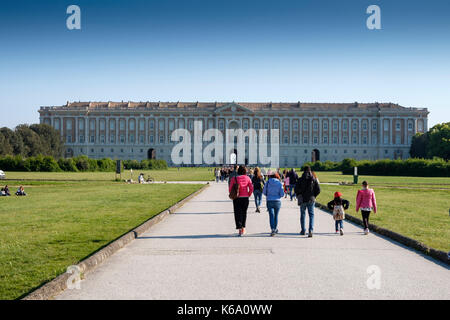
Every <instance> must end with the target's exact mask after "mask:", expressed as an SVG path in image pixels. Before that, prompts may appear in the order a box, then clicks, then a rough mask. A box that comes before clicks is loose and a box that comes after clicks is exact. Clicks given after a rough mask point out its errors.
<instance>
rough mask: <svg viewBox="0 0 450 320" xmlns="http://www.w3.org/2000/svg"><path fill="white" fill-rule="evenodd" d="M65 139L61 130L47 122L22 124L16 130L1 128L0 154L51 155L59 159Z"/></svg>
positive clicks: (23, 155) (22, 155)
mask: <svg viewBox="0 0 450 320" xmlns="http://www.w3.org/2000/svg"><path fill="white" fill-rule="evenodd" d="M63 152H64V141H63V140H62V137H61V134H60V133H59V131H57V130H55V129H54V128H53V127H52V126H49V125H47V124H32V125H27V124H21V125H18V126H17V127H16V128H15V129H14V130H11V129H9V128H6V127H3V128H0V156H6V155H11V156H21V157H35V156H38V155H42V156H51V157H53V158H56V159H59V158H60V157H61V156H62V154H63Z"/></svg>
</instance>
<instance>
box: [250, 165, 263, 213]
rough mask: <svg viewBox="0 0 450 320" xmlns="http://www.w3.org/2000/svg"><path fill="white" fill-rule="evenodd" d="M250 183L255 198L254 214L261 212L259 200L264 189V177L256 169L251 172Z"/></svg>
mask: <svg viewBox="0 0 450 320" xmlns="http://www.w3.org/2000/svg"><path fill="white" fill-rule="evenodd" d="M252 183H253V195H254V197H255V205H256V211H255V212H261V210H260V207H261V200H262V191H263V188H264V177H263V176H262V174H261V170H260V169H259V168H258V167H256V168H255V170H254V172H253V177H252Z"/></svg>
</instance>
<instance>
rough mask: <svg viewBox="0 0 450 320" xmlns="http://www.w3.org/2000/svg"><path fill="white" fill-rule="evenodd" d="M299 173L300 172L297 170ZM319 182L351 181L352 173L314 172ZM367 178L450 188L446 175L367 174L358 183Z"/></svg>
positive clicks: (375, 181) (381, 182) (376, 181)
mask: <svg viewBox="0 0 450 320" xmlns="http://www.w3.org/2000/svg"><path fill="white" fill-rule="evenodd" d="M299 173H300V172H299ZM316 174H317V176H318V177H319V180H320V182H348V183H353V176H352V175H343V174H342V173H341V172H333V171H331V172H316ZM364 180H367V182H369V184H371V185H373V186H376V185H380V186H404V187H408V186H410V187H418V186H419V187H439V186H442V187H448V188H450V178H448V177H442V178H440V177H430V178H428V177H395V176H392V177H391V176H367V175H361V176H359V177H358V183H361V182H363V181H364Z"/></svg>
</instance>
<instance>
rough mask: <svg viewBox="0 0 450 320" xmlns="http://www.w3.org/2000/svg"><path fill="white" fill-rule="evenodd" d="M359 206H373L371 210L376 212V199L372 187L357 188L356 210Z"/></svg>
mask: <svg viewBox="0 0 450 320" xmlns="http://www.w3.org/2000/svg"><path fill="white" fill-rule="evenodd" d="M360 208H373V211H374V212H377V200H376V199H375V191H373V189H362V190H358V193H357V195H356V212H358V210H359V209H360Z"/></svg>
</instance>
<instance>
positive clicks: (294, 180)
mask: <svg viewBox="0 0 450 320" xmlns="http://www.w3.org/2000/svg"><path fill="white" fill-rule="evenodd" d="M287 175H288V177H289V197H290V198H291V201H292V200H293V199H294V198H295V192H294V187H295V184H296V183H297V180H298V175H297V173H296V172H295V169H294V168H292V169H291V170H290V171H289V173H288V174H287Z"/></svg>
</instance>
